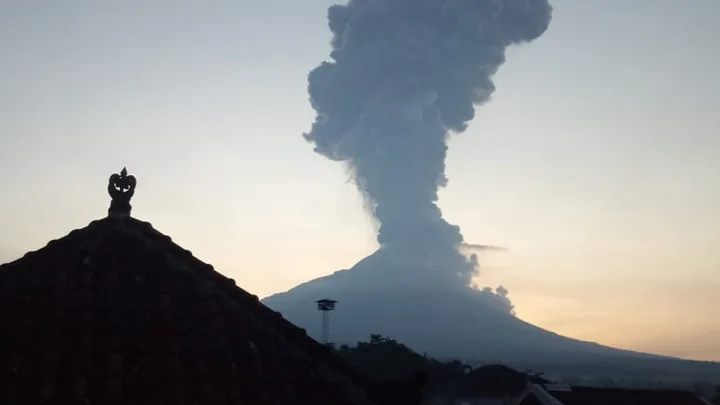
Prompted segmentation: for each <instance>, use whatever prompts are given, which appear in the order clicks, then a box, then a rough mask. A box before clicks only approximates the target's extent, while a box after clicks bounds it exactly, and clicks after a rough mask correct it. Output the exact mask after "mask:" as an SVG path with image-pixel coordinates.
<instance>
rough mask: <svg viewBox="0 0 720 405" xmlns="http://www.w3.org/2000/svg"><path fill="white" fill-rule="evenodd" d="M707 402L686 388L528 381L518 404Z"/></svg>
mask: <svg viewBox="0 0 720 405" xmlns="http://www.w3.org/2000/svg"><path fill="white" fill-rule="evenodd" d="M607 404H611V405H708V404H709V402H708V401H706V400H704V399H703V398H701V397H700V396H698V395H697V394H694V393H692V392H690V391H682V390H667V389H638V388H600V387H578V386H563V385H553V384H547V385H542V384H528V390H527V391H526V395H525V396H524V398H523V399H522V400H521V401H520V402H519V403H518V405H607Z"/></svg>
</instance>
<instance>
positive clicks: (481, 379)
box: [457, 364, 527, 396]
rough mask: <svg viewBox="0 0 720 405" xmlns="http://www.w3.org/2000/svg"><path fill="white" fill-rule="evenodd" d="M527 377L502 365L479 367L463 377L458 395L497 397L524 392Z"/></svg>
mask: <svg viewBox="0 0 720 405" xmlns="http://www.w3.org/2000/svg"><path fill="white" fill-rule="evenodd" d="M526 386H527V375H525V374H524V373H521V372H519V371H517V370H515V369H512V368H510V367H507V366H504V365H502V364H491V365H486V366H482V367H478V368H476V369H474V370H472V371H470V372H469V373H467V374H465V375H464V376H463V377H462V380H461V381H460V383H459V384H458V387H457V389H458V394H459V395H463V396H495V395H504V394H508V393H511V392H522V391H523V390H524V389H525V387H526Z"/></svg>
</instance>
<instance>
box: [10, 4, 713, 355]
mask: <svg viewBox="0 0 720 405" xmlns="http://www.w3.org/2000/svg"><path fill="white" fill-rule="evenodd" d="M332 3H334V2H333V1H330V0H307V1H297V0H264V1H237V0H236V1H229V0H228V1H202V2H201V1H177V0H175V1H170V0H165V1H157V0H156V1H149V0H133V1H123V2H100V1H93V0H85V1H72V0H67V1H63V2H54V1H45V2H31V1H17V0H15V1H14V0H0V190H2V200H0V207H1V208H2V211H0V227H1V228H2V229H3V232H2V234H0V262H5V261H9V260H12V259H15V258H17V257H19V256H21V255H22V254H23V253H24V252H26V251H28V250H35V249H38V248H40V247H42V246H44V245H45V244H46V243H47V242H48V241H49V240H50V239H54V238H58V237H60V236H63V235H65V234H67V233H68V232H69V231H70V230H72V229H75V228H80V227H84V226H85V225H87V223H89V222H90V221H91V220H94V219H97V218H100V217H103V216H104V215H105V214H106V210H107V207H108V204H109V197H108V196H107V193H106V182H107V178H108V176H109V175H110V174H111V173H113V172H116V171H118V170H120V169H121V168H122V167H123V166H125V165H126V166H127V167H128V170H129V171H130V172H132V173H134V174H135V175H136V176H137V177H138V183H139V185H138V189H137V192H136V195H135V198H134V199H133V207H134V208H133V214H134V216H136V217H138V218H140V219H143V220H148V221H150V222H152V223H153V224H154V225H155V227H156V228H157V229H158V230H160V231H161V232H163V233H166V234H169V235H170V236H172V237H173V239H174V240H175V241H177V242H178V243H180V244H182V245H183V246H184V247H186V248H188V249H190V250H192V251H193V252H194V253H195V254H196V255H197V256H198V257H199V258H200V259H202V260H204V261H206V262H209V263H212V264H213V265H215V267H216V268H217V269H218V270H220V271H221V272H223V273H224V274H226V275H228V276H230V277H233V278H235V279H236V280H237V281H238V283H239V284H240V285H241V286H243V287H244V288H245V289H247V290H249V291H251V292H253V293H255V294H257V295H260V296H266V295H268V294H271V293H274V292H278V291H284V290H286V289H288V288H290V287H292V286H294V285H295V284H297V283H298V282H301V281H304V280H308V279H311V278H314V277H317V276H320V275H325V274H328V273H330V272H333V271H335V270H338V269H341V268H347V267H349V266H352V265H353V264H355V262H357V261H358V260H359V259H361V258H363V257H364V256H365V255H367V254H368V253H370V252H372V251H373V250H374V249H375V248H376V243H375V236H374V232H375V229H374V224H373V222H372V221H371V220H370V219H369V218H368V217H367V216H366V215H365V213H364V211H363V207H362V200H361V199H360V197H359V195H358V193H357V191H356V190H355V187H354V186H353V185H352V184H350V183H348V181H347V180H348V178H347V174H346V173H345V171H344V168H343V166H342V165H341V164H339V163H335V162H330V161H328V160H327V159H325V158H323V157H321V156H319V155H316V154H314V153H313V151H312V146H311V145H309V144H307V143H305V141H304V140H303V139H302V137H301V133H302V132H304V131H307V130H308V129H309V128H310V124H311V122H312V119H313V118H314V113H313V111H312V110H311V108H310V106H309V103H308V96H307V92H306V76H307V73H308V71H309V70H310V69H312V68H313V67H314V66H315V65H316V64H318V63H319V62H320V61H322V60H324V59H326V58H327V57H328V50H329V39H330V35H329V31H328V29H327V26H326V20H325V15H326V8H327V6H328V5H330V4H332ZM682 3H683V4H682V6H680V3H679V2H677V1H676V0H609V1H593V0H564V1H560V0H555V1H553V5H554V7H555V13H554V18H553V22H552V24H551V26H550V29H549V30H548V32H547V33H546V34H545V35H544V36H543V37H541V38H540V39H539V40H537V41H535V42H533V43H532V44H529V45H527V46H523V47H518V48H513V49H512V50H511V51H510V53H509V54H508V61H507V63H506V64H505V65H504V66H503V67H501V69H500V72H499V73H498V75H497V76H496V84H497V91H496V93H495V97H494V100H493V101H491V102H489V103H488V104H486V105H485V106H483V107H482V108H481V110H480V112H479V114H478V116H477V118H476V119H475V121H474V122H473V123H472V124H471V125H470V129H469V130H468V131H467V132H466V133H464V134H462V135H460V136H458V137H456V138H454V139H453V140H452V141H451V144H450V153H449V157H448V162H447V164H448V177H449V179H450V183H449V187H448V188H447V189H445V190H444V191H443V192H442V198H441V207H442V209H443V211H444V213H445V215H446V217H447V218H448V219H449V220H450V221H451V222H454V223H457V224H459V225H461V226H462V229H463V233H464V235H465V238H466V240H467V241H468V242H471V243H488V244H495V245H502V246H507V247H509V248H510V250H509V251H508V252H506V253H492V254H491V255H490V254H489V255H488V256H486V257H484V258H483V259H484V262H483V263H484V264H485V265H486V266H485V268H484V270H483V275H482V276H481V278H480V280H479V283H480V284H488V285H492V286H495V285H497V284H503V285H505V286H506V287H507V288H508V289H509V290H510V296H511V298H512V299H513V301H514V302H515V305H516V307H517V310H518V313H519V315H520V317H522V318H523V319H526V320H528V321H530V322H533V323H535V324H537V325H539V326H542V327H546V328H549V329H551V330H553V331H555V332H559V333H562V334H565V335H569V336H572V337H576V338H581V339H588V340H595V341H598V342H601V343H604V344H609V345H615V346H619V347H622V348H630V349H638V350H646V351H652V352H660V353H665V354H670V355H679V356H685V357H691V358H698V359H714V360H720V317H718V316H717V314H718V311H719V310H720V251H719V250H718V247H719V246H720V133H719V132H718V131H719V130H720V114H718V111H720V79H719V78H718V77H719V75H718V73H717V72H718V67H717V66H718V65H719V64H720V25H718V24H717V21H718V19H719V17H720V2H719V1H717V0H688V1H685V2H682Z"/></svg>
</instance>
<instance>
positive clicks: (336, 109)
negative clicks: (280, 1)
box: [304, 0, 552, 287]
mask: <svg viewBox="0 0 720 405" xmlns="http://www.w3.org/2000/svg"><path fill="white" fill-rule="evenodd" d="M551 10H552V9H551V7H550V5H549V4H548V2H547V1H546V0H350V1H349V2H348V3H347V4H346V5H335V6H332V7H330V8H329V10H328V19H329V27H330V30H331V31H332V33H333V38H332V48H333V50H332V53H331V59H332V61H331V62H324V63H322V64H321V65H320V66H318V67H317V68H315V69H314V70H313V71H312V72H311V73H310V75H309V78H308V80H309V86H308V90H309V93H310V99H311V103H312V106H313V108H314V109H315V110H316V112H317V118H316V120H315V123H314V124H313V126H312V130H311V131H310V132H309V133H306V134H304V136H305V138H306V139H307V140H308V141H310V142H313V143H314V144H315V151H316V152H318V153H320V154H322V155H324V156H326V157H327V158H329V159H333V160H339V161H344V162H347V164H348V165H349V168H350V169H351V173H352V175H353V178H354V180H355V182H356V184H357V186H358V188H359V189H360V191H361V192H362V193H363V195H364V197H365V199H366V201H367V202H368V206H369V208H370V209H371V211H372V214H373V215H374V217H375V218H376V219H377V221H378V222H379V225H380V227H379V231H378V242H379V243H380V245H381V251H384V252H386V254H392V256H394V257H401V258H402V257H405V258H407V259H408V262H409V263H412V262H419V261H422V262H423V263H427V262H428V261H427V260H426V259H427V258H431V257H432V258H434V260H433V261H432V262H433V263H436V264H433V269H432V270H429V271H428V270H415V269H416V267H414V266H409V267H412V268H411V270H413V271H416V272H420V273H423V272H428V273H432V275H433V276H434V278H435V279H438V280H440V279H442V280H445V281H448V282H450V283H451V284H455V285H456V284H457V283H460V284H461V285H462V286H463V287H466V286H468V285H470V282H471V278H472V276H473V275H474V274H475V272H476V260H475V259H474V258H473V257H471V258H466V257H465V256H463V255H461V254H460V253H459V252H458V250H457V248H458V246H460V245H461V244H463V236H462V234H461V233H460V228H459V227H458V226H456V225H452V224H449V223H448V222H447V221H445V220H444V219H443V217H442V213H441V212H440V209H439V208H438V206H437V205H436V202H437V199H438V189H439V187H443V186H445V185H446V183H447V178H446V177H445V156H446V152H447V144H446V141H447V138H448V134H449V133H450V132H462V131H464V130H465V129H466V127H467V123H468V121H470V120H471V119H473V117H474V115H475V108H474V106H475V105H479V104H482V103H484V102H486V101H487V100H488V99H489V98H490V95H491V94H492V93H493V91H494V89H495V87H494V85H493V82H492V79H491V78H492V76H493V74H494V73H495V72H496V71H497V69H498V67H499V66H500V65H501V64H502V63H503V62H504V61H505V49H506V48H507V47H508V46H510V45H512V44H517V43H522V42H528V41H532V40H534V39H536V38H537V37H539V36H540V35H541V34H542V33H543V32H545V30H546V29H547V27H548V25H549V23H550V19H551ZM419 254H421V255H422V256H423V257H422V258H420V260H418V255H419ZM420 267H423V266H420ZM425 267H426V266H425ZM427 275H430V274H427ZM413 276H416V277H417V276H419V275H418V274H413Z"/></svg>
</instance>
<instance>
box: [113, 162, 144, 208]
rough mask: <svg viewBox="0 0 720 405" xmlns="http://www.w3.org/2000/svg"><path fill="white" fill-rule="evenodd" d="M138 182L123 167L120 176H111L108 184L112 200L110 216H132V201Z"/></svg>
mask: <svg viewBox="0 0 720 405" xmlns="http://www.w3.org/2000/svg"><path fill="white" fill-rule="evenodd" d="M136 185H137V180H135V176H133V175H128V174H127V169H126V168H124V167H123V169H122V171H120V174H117V173H115V174H113V175H112V176H110V181H109V183H108V194H110V197H111V198H112V201H110V209H108V215H114V216H123V217H125V216H130V210H131V209H132V206H131V205H130V199H131V198H132V196H133V194H135V186H136Z"/></svg>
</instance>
